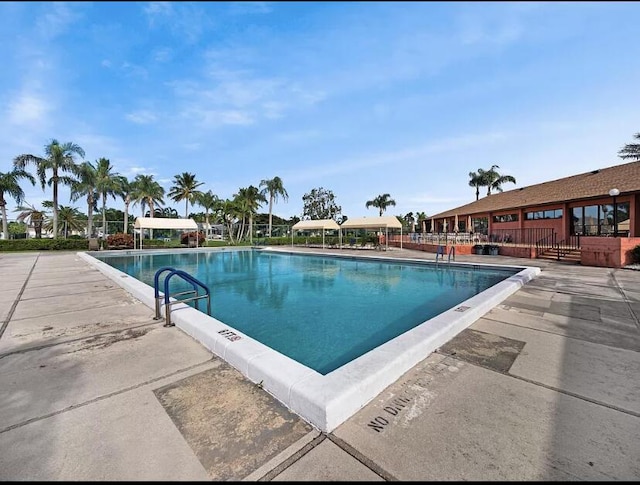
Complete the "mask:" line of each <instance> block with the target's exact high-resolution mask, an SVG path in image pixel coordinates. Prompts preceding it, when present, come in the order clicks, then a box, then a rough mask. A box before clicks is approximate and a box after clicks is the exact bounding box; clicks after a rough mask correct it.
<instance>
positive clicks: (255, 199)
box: [234, 185, 267, 243]
mask: <svg viewBox="0 0 640 485" xmlns="http://www.w3.org/2000/svg"><path fill="white" fill-rule="evenodd" d="M234 197H235V200H236V202H237V204H238V206H239V207H240V209H241V210H242V212H243V215H247V216H248V217H249V242H250V243H253V216H254V215H255V214H256V212H257V211H258V208H259V207H260V206H261V205H262V204H264V203H266V202H267V199H266V197H265V196H264V195H262V193H260V191H259V190H258V188H257V187H254V186H253V185H249V187H247V188H241V189H239V190H238V193H237V194H234Z"/></svg>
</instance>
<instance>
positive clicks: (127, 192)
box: [118, 175, 135, 234]
mask: <svg viewBox="0 0 640 485" xmlns="http://www.w3.org/2000/svg"><path fill="white" fill-rule="evenodd" d="M134 193H135V184H134V183H132V182H129V179H128V178H127V177H125V176H124V175H121V176H120V177H119V179H118V195H119V196H120V197H122V201H123V202H124V222H123V224H124V227H123V230H122V232H123V233H124V234H127V232H128V231H129V205H131V203H132V202H133V194H134Z"/></svg>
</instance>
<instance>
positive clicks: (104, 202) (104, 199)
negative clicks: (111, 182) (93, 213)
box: [102, 194, 107, 238]
mask: <svg viewBox="0 0 640 485" xmlns="http://www.w3.org/2000/svg"><path fill="white" fill-rule="evenodd" d="M106 211H107V194H102V237H105V238H106V237H107V212H106Z"/></svg>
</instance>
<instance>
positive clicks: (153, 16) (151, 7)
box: [143, 2, 173, 25]
mask: <svg viewBox="0 0 640 485" xmlns="http://www.w3.org/2000/svg"><path fill="white" fill-rule="evenodd" d="M143 10H144V13H145V14H146V15H147V18H148V20H149V24H150V25H153V24H154V22H156V21H157V19H158V17H169V16H171V15H172V14H173V6H172V5H171V2H149V3H148V4H147V6H146V7H145V8H144V9H143Z"/></svg>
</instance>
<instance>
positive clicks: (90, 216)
mask: <svg viewBox="0 0 640 485" xmlns="http://www.w3.org/2000/svg"><path fill="white" fill-rule="evenodd" d="M92 229H93V196H92V195H89V196H87V237H91V236H93V234H92V233H93V231H92Z"/></svg>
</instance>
